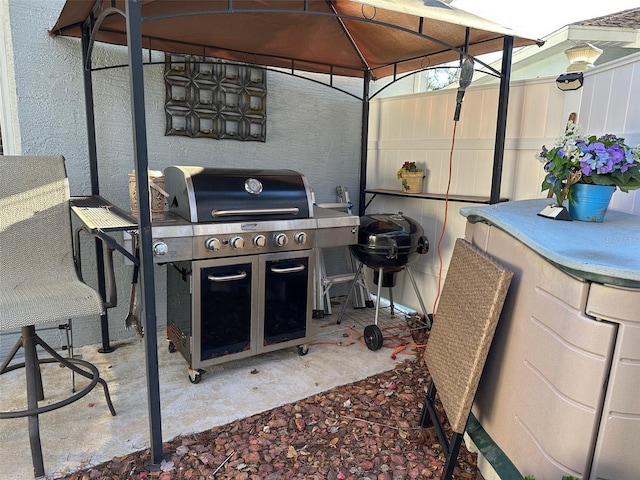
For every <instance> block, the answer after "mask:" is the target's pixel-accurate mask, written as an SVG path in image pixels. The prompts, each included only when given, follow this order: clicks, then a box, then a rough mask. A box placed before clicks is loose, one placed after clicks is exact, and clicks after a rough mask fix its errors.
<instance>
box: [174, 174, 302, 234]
mask: <svg viewBox="0 0 640 480" xmlns="http://www.w3.org/2000/svg"><path fill="white" fill-rule="evenodd" d="M164 177H165V189H166V191H167V192H168V193H169V198H168V204H169V211H170V212H174V213H176V214H177V215H179V216H180V217H182V218H184V219H185V220H188V221H190V222H192V223H207V222H241V221H259V220H293V219H301V218H310V217H311V216H312V215H313V213H312V212H313V206H312V203H311V194H310V188H309V185H308V183H307V180H306V178H305V177H304V175H302V174H300V173H298V172H296V171H293V170H270V169H236V168H207V167H193V166H171V167H167V168H166V169H165V170H164Z"/></svg>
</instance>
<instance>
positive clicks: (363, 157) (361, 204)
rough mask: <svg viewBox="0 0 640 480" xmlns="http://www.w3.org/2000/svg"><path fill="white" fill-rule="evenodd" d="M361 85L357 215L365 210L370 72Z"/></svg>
mask: <svg viewBox="0 0 640 480" xmlns="http://www.w3.org/2000/svg"><path fill="white" fill-rule="evenodd" d="M363 81H364V84H363V86H362V137H361V138H360V195H359V197H358V198H359V201H358V215H359V216H363V215H364V211H365V208H366V207H365V193H364V191H365V189H366V188H367V155H368V150H369V85H370V83H371V72H370V71H369V70H367V71H366V72H364V79H363Z"/></svg>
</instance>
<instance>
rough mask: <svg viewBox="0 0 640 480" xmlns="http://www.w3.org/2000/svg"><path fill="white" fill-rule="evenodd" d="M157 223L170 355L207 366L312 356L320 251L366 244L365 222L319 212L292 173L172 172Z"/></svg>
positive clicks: (197, 374) (193, 368)
mask: <svg viewBox="0 0 640 480" xmlns="http://www.w3.org/2000/svg"><path fill="white" fill-rule="evenodd" d="M164 175H165V189H166V191H167V193H168V194H169V196H168V198H167V202H168V211H167V212H166V213H165V214H164V215H163V216H162V218H160V219H155V218H154V220H153V224H152V235H153V254H154V262H155V263H163V264H164V263H166V264H168V269H167V336H168V339H169V349H170V350H171V351H175V350H178V351H179V352H180V353H181V354H182V355H183V356H184V358H185V359H186V360H187V362H188V363H189V378H190V380H191V381H192V382H193V383H197V382H199V381H200V379H201V374H202V373H203V367H207V366H212V365H216V364H220V363H224V362H227V361H230V360H236V359H240V358H244V357H248V356H251V355H256V354H260V353H264V352H268V351H272V350H277V349H281V348H286V347H292V346H297V347H298V352H299V353H300V354H301V355H304V354H306V353H307V351H308V342H309V337H308V335H309V326H310V321H311V312H312V304H313V298H312V295H313V278H314V277H313V271H314V255H313V254H312V249H313V248H314V247H324V246H335V245H350V244H352V243H355V242H356V241H357V230H358V224H359V219H358V217H355V216H352V215H348V214H338V213H336V212H331V214H327V213H326V212H320V211H319V210H318V209H317V207H316V208H315V209H314V206H313V204H312V201H311V198H312V197H311V191H310V188H309V185H308V183H307V181H306V179H305V177H304V176H303V175H301V174H300V173H297V172H295V171H292V170H267V169H265V170H257V169H256V170H251V169H218V168H203V167H192V166H189V167H186V166H172V167H168V168H167V169H165V171H164Z"/></svg>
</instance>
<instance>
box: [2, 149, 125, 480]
mask: <svg viewBox="0 0 640 480" xmlns="http://www.w3.org/2000/svg"><path fill="white" fill-rule="evenodd" d="M0 171H2V175H0V330H1V331H5V330H15V329H20V331H21V335H20V338H19V339H18V341H17V342H16V344H15V345H14V347H13V348H12V349H11V351H10V352H9V355H8V357H7V358H6V359H5V360H4V361H3V362H2V364H1V365H0V375H3V374H6V373H8V372H11V371H13V370H17V369H21V368H24V369H25V377H26V389H27V408H26V409H24V410H17V411H9V412H0V419H6V418H18V417H28V420H29V421H28V425H29V441H30V445H31V457H32V462H33V471H34V475H35V477H43V476H44V475H45V470H44V461H43V457H42V444H41V440H40V426H39V418H38V417H39V415H40V414H42V413H45V412H50V411H52V410H56V409H58V408H61V407H64V406H66V405H69V404H71V403H73V402H75V401H77V400H79V399H80V398H82V397H84V396H85V395H87V394H88V393H89V392H90V391H91V390H93V388H94V387H95V386H96V385H97V384H98V383H99V384H100V385H101V386H102V388H103V389H104V394H105V399H106V402H107V406H108V408H109V410H110V412H111V415H115V414H116V412H115V410H114V408H113V404H112V403H111V398H110V396H109V390H108V388H107V384H106V382H105V381H104V379H102V378H100V374H99V372H98V369H97V368H96V367H95V365H93V364H91V363H89V362H87V361H84V360H80V359H77V358H73V357H68V358H64V357H62V356H61V355H60V354H58V353H57V352H56V351H55V350H54V349H53V348H52V347H51V346H49V345H48V344H47V343H46V342H45V341H44V340H42V338H40V337H39V336H38V334H37V333H36V326H39V325H43V324H47V323H52V322H57V323H68V322H69V320H70V319H76V318H83V317H89V316H97V315H100V314H101V313H102V312H103V309H104V306H103V301H102V298H101V297H100V294H99V293H98V292H97V291H95V290H94V289H93V288H91V287H89V286H88V285H86V284H85V283H83V282H82V281H81V280H80V279H79V277H78V272H77V271H76V266H75V262H74V255H73V242H72V234H71V218H70V210H69V183H68V180H67V175H66V170H65V165H64V158H63V157H62V156H32V157H28V156H24V157H21V156H0ZM37 347H41V348H42V349H44V350H45V351H46V352H47V353H48V354H49V355H50V357H46V358H39V357H38V352H37ZM20 349H23V350H24V361H23V362H20V363H13V364H12V363H11V362H12V361H13V360H14V358H15V357H16V354H17V353H18V351H19V350H20ZM46 363H56V364H60V365H61V366H63V367H66V368H69V369H71V370H72V371H73V372H75V373H76V374H78V375H81V376H83V377H86V378H87V379H89V380H90V381H89V383H88V384H87V385H86V386H84V387H83V388H82V389H80V390H79V391H77V392H72V394H71V395H70V396H69V397H67V398H65V399H63V400H59V401H55V402H53V403H51V404H44V405H42V406H39V404H38V402H39V401H41V400H44V391H43V386H42V372H41V368H40V366H41V365H42V364H46ZM74 390H75V389H74ZM2 393H3V395H8V394H10V393H9V392H7V391H6V389H5V388H2Z"/></svg>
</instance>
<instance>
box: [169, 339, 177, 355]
mask: <svg viewBox="0 0 640 480" xmlns="http://www.w3.org/2000/svg"><path fill="white" fill-rule="evenodd" d="M176 350H177V348H176V345H175V344H174V343H173V342H169V353H176Z"/></svg>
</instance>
